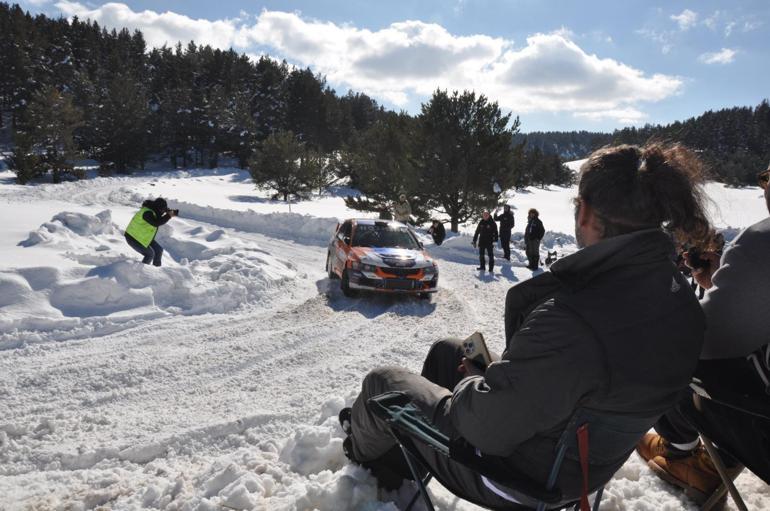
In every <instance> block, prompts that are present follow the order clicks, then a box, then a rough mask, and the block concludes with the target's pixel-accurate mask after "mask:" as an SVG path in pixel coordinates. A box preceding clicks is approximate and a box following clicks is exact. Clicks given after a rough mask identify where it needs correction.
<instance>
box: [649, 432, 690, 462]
mask: <svg viewBox="0 0 770 511" xmlns="http://www.w3.org/2000/svg"><path fill="white" fill-rule="evenodd" d="M636 452H637V453H638V454H639V456H641V457H642V459H643V460H644V461H650V460H651V459H653V458H654V457H656V456H663V457H664V458H668V459H681V458H686V457H688V456H691V455H692V453H693V452H694V451H682V450H680V449H677V448H676V447H673V446H672V445H671V444H670V443H668V440H666V439H665V438H663V437H662V436H660V435H658V434H656V433H647V434H646V435H644V436H643V437H642V439H641V440H639V443H638V444H636Z"/></svg>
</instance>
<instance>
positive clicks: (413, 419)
mask: <svg viewBox="0 0 770 511" xmlns="http://www.w3.org/2000/svg"><path fill="white" fill-rule="evenodd" d="M367 408H368V409H369V410H370V411H371V412H372V413H373V414H375V415H376V416H377V417H379V418H380V419H382V420H384V421H385V422H386V423H387V424H388V425H389V427H390V432H391V434H392V435H393V437H394V438H395V439H396V441H397V442H398V445H399V446H400V448H401V451H402V453H403V455H404V458H405V459H406V461H407V464H408V465H409V469H410V471H411V472H412V475H413V477H414V480H415V481H416V482H417V485H418V488H419V490H418V492H417V493H416V494H415V496H414V497H413V498H412V501H411V502H410V503H409V506H408V507H407V508H406V511H409V510H410V509H411V508H412V506H413V505H414V503H415V502H416V500H417V498H418V497H419V496H420V495H422V497H423V500H424V501H425V505H426V506H427V508H428V510H429V511H433V510H434V508H433V503H432V501H431V497H430V494H429V493H428V490H427V484H428V483H429V482H430V480H431V478H433V477H436V479H437V480H438V481H439V482H441V483H442V484H444V483H443V482H442V481H441V478H440V475H439V474H432V473H430V465H429V464H428V463H427V462H426V461H425V459H424V458H423V456H422V455H421V454H420V452H419V450H418V449H417V448H416V447H415V442H421V443H423V444H425V445H426V446H428V447H430V448H432V449H433V450H435V451H436V452H437V453H439V454H440V455H442V456H446V457H448V458H450V459H452V460H453V461H455V462H457V463H460V464H462V465H464V466H465V467H467V468H469V469H470V470H472V471H474V472H476V473H478V474H479V476H483V477H485V478H487V479H488V480H490V481H492V482H494V483H496V484H498V485H500V486H502V487H504V488H505V489H508V490H512V491H513V493H514V494H515V495H517V496H518V495H522V496H525V497H527V500H528V501H529V502H536V504H535V505H534V506H533V508H536V509H537V510H538V511H543V510H545V509H564V508H566V507H570V506H574V507H575V509H578V508H580V509H581V510H584V511H588V509H589V508H590V506H589V504H588V490H589V488H588V467H589V465H590V464H591V463H592V462H596V463H601V462H605V463H606V462H607V461H608V460H611V459H617V457H618V453H625V456H628V455H630V454H631V452H632V451H633V449H634V447H635V446H636V443H637V442H638V440H639V439H640V438H641V437H642V435H644V433H646V432H647V431H648V430H649V428H650V427H651V425H652V424H654V422H655V421H656V420H657V417H648V418H644V419H640V418H629V417H623V416H616V415H610V414H606V413H600V412H596V411H592V410H588V409H585V408H581V409H578V410H577V411H576V412H575V414H574V415H573V416H572V418H571V419H570V421H569V423H568V424H567V426H566V427H565V429H564V431H563V433H562V435H561V437H560V439H559V441H558V443H557V445H556V451H555V453H554V460H553V464H552V467H551V471H550V474H549V476H548V480H547V482H546V484H545V485H543V484H542V483H541V482H538V481H535V480H533V479H532V478H531V477H529V476H528V475H526V474H522V473H517V472H515V471H514V470H513V469H511V468H510V466H509V465H508V464H507V463H506V462H505V460H504V458H500V457H497V456H488V455H480V454H479V453H478V452H477V450H476V449H475V448H474V447H473V446H471V445H469V444H468V443H467V442H465V441H464V440H463V439H456V440H451V439H450V438H448V437H447V436H446V435H444V434H443V433H441V432H440V431H439V430H438V429H436V427H435V426H433V424H431V422H430V421H429V420H427V419H426V418H425V417H424V416H423V415H422V414H421V413H420V411H419V410H418V409H417V407H416V406H415V405H413V404H412V403H411V400H410V398H409V397H408V396H407V395H406V394H404V393H403V392H387V393H385V394H381V395H379V396H375V397H373V398H371V399H369V400H368V402H367ZM589 447H590V449H589ZM565 457H568V458H570V459H572V460H579V462H580V464H581V468H582V472H583V492H582V496H581V498H580V499H579V500H574V499H572V500H571V499H566V500H565V499H564V497H563V495H562V492H561V491H560V489H559V488H557V487H556V480H557V478H558V476H559V471H560V469H561V466H562V462H563V461H564V459H565ZM420 466H422V467H423V468H424V469H426V470H427V471H428V474H427V475H426V476H425V477H424V478H421V477H420V474H421V472H420V470H419V467H420ZM444 486H447V488H449V486H448V485H446V484H444ZM603 491H604V486H601V487H599V488H598V489H597V490H596V496H595V498H594V505H593V510H594V511H597V510H598V509H599V503H600V502H601V498H602V493H603ZM476 504H479V505H483V504H480V503H476ZM527 505H528V504H527ZM511 507H514V506H513V505H512V506H511ZM516 509H521V508H520V507H516Z"/></svg>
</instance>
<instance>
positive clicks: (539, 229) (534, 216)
mask: <svg viewBox="0 0 770 511" xmlns="http://www.w3.org/2000/svg"><path fill="white" fill-rule="evenodd" d="M543 236H545V227H543V222H541V221H540V213H539V212H538V211H537V210H536V209H535V208H532V209H530V210H529V213H527V227H526V228H525V229H524V243H525V244H526V247H527V259H528V260H529V264H528V265H527V268H529V269H530V270H537V267H538V266H539V265H540V240H542V239H543Z"/></svg>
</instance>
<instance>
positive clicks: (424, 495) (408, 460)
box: [398, 444, 436, 511]
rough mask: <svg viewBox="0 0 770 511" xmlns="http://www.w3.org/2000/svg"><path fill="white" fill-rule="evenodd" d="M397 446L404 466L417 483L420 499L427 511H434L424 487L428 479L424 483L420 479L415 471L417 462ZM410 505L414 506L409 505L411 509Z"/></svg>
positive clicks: (402, 448) (407, 452) (401, 446)
mask: <svg viewBox="0 0 770 511" xmlns="http://www.w3.org/2000/svg"><path fill="white" fill-rule="evenodd" d="M398 446H399V447H400V448H401V452H402V453H403V454H404V458H406V464H407V465H409V470H410V471H411V472H412V475H413V476H414V479H415V481H417V486H418V487H419V488H420V493H421V494H422V498H423V500H424V501H425V505H426V506H427V508H428V511H436V510H435V508H434V507H433V502H432V501H431V500H430V494H429V493H428V488H427V486H426V485H427V483H428V481H430V478H429V477H426V481H425V482H423V480H422V478H421V477H420V472H419V471H418V470H417V463H418V461H417V460H416V459H414V458H413V457H412V454H411V453H410V452H409V451H407V450H406V449H405V448H404V446H403V445H401V444H398ZM412 501H414V498H412ZM412 504H414V502H412V503H410V504H409V506H410V507H411V506H412Z"/></svg>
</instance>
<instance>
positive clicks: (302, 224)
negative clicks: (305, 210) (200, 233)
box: [169, 200, 338, 246]
mask: <svg viewBox="0 0 770 511" xmlns="http://www.w3.org/2000/svg"><path fill="white" fill-rule="evenodd" d="M169 203H170V204H171V206H170V207H173V208H176V209H179V211H180V213H179V214H180V216H181V217H182V218H189V219H191V220H195V221H198V222H206V223H209V224H213V225H217V226H221V227H229V228H231V229H237V230H239V231H244V232H253V233H258V234H263V235H265V236H269V237H271V238H279V239H284V240H290V241H295V242H297V243H302V244H307V245H318V246H325V245H327V244H328V243H329V239H331V236H332V234H333V233H334V228H335V227H336V226H337V223H338V220H337V219H336V218H319V217H315V216H310V215H300V214H298V213H267V214H263V213H256V212H254V211H251V210H247V211H235V210H232V209H222V208H215V207H211V206H198V205H197V204H191V203H189V202H180V201H173V200H172V201H169Z"/></svg>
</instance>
